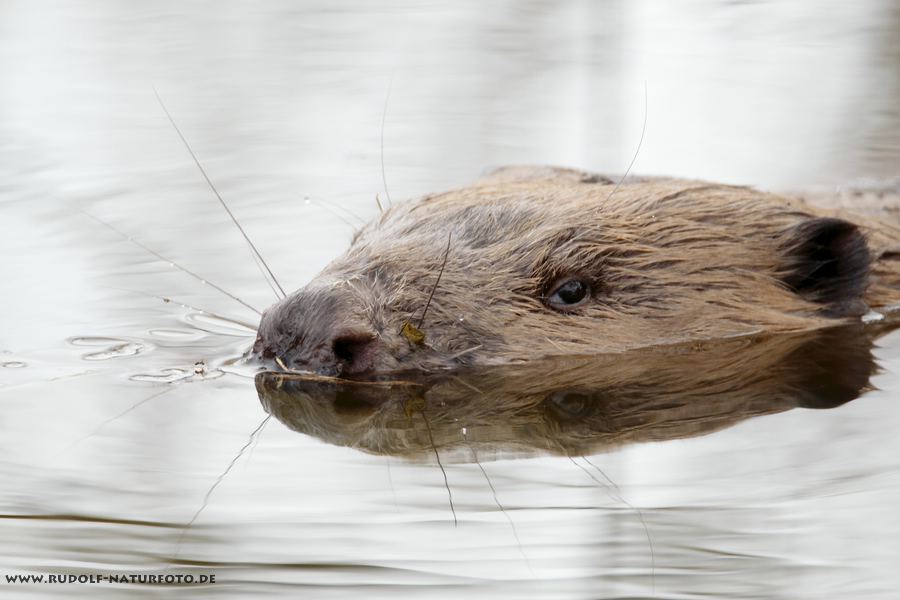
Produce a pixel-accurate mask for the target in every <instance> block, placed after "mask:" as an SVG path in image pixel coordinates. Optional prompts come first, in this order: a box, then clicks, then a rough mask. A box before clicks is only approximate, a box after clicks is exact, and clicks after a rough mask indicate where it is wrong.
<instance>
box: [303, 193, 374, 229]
mask: <svg viewBox="0 0 900 600" xmlns="http://www.w3.org/2000/svg"><path fill="white" fill-rule="evenodd" d="M303 199H304V200H305V201H308V202H315V203H316V206H318V207H319V208H322V209H324V210H327V211H328V212H330V213H331V214H332V215H334V216H335V217H337V218H338V219H340V220H341V221H343V222H344V223H345V224H346V225H347V226H349V227H350V228H351V229H353V233H356V232H357V231H359V227H358V226H357V225H354V224H353V223H351V222H350V221H348V220H347V219H345V218H344V217H343V216H342V215H341V214H340V213H339V212H337V211H336V210H335V209H334V208H333V207H332V206H330V205H328V204H326V203H325V202H324V201H323V200H320V199H319V198H315V197H313V196H303ZM334 206H335V207H337V208H340V209H341V210H343V211H344V212H345V213H346V214H348V215H350V216H351V217H353V218H354V219H356V220H357V221H359V222H360V223H362V224H363V225H365V224H366V222H365V220H364V219H363V218H362V217H360V216H359V215H357V214H356V213H354V212H353V211H351V210H349V209H347V208H345V207H343V206H341V205H339V204H335V205H334Z"/></svg>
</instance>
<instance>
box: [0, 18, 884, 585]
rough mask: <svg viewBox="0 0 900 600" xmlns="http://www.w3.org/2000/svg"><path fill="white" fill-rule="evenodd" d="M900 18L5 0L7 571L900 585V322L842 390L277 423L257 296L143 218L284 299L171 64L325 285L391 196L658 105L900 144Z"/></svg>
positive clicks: (783, 176) (775, 161)
mask: <svg viewBox="0 0 900 600" xmlns="http://www.w3.org/2000/svg"><path fill="white" fill-rule="evenodd" d="M898 40H900V11H898V9H897V5H896V3H894V2H890V1H888V0H864V1H862V2H856V3H853V4H848V3H834V2H828V3H824V4H823V3H821V2H811V1H801V2H793V3H790V4H789V5H786V4H785V3H775V2H764V1H763V2H725V1H712V0H709V1H697V2H691V3H688V4H684V3H679V4H678V6H677V7H676V5H675V4H672V3H663V2H651V1H639V2H624V1H613V2H605V3H594V2H563V3H559V2H549V1H542V0H535V1H529V2H497V3H491V4H490V5H485V4H484V3H477V2H454V3H426V4H422V3H415V2H406V1H398V2H391V3H389V4H382V5H378V6H375V5H371V4H368V3H360V2H352V1H341V2H324V1H321V2H315V1H314V2H305V3H302V4H298V3H292V2H269V3H264V4H262V3H252V2H241V1H227V2H215V3H213V2H198V3H191V4H185V3H178V2H162V3H152V4H147V5H135V4H133V3H110V2H101V1H95V0H85V1H82V2H75V3H72V2H52V1H47V2H24V1H15V0H3V1H0V256H2V257H3V260H2V262H0V278H2V281H3V282H4V285H5V288H4V291H5V293H4V294H3V295H2V299H0V315H2V318H3V327H2V333H0V386H2V387H0V402H2V405H3V411H2V413H3V418H2V420H0V477H2V481H3V485H2V486H0V514H2V517H3V518H2V520H0V530H2V531H0V565H2V566H0V574H13V573H158V572H163V571H165V570H166V569H168V570H170V571H173V572H180V573H196V574H201V573H215V574H216V575H217V583H216V584H214V585H207V586H198V587H190V588H187V587H181V588H178V589H173V588H160V587H156V586H132V587H128V588H126V589H125V590H123V589H122V588H120V587H115V586H110V585H102V584H97V585H74V584H71V585H56V586H46V585H44V586H42V585H22V584H20V585H6V584H5V583H3V580H0V585H2V586H3V590H2V593H3V595H4V597H11V598H12V597H56V596H63V595H65V596H66V597H70V596H84V597H92V598H93V597H120V596H122V595H124V594H125V593H126V592H127V594H128V595H129V597H158V596H160V595H164V594H168V595H172V596H173V597H185V596H190V595H197V596H205V597H228V596H230V597H248V596H261V595H264V594H265V595H267V596H269V597H285V598H293V597H297V596H301V597H310V598H320V597H321V598H332V597H333V598H346V597H364V598H381V597H383V598H398V597H409V598H421V597H435V598H440V597H446V598H456V597H459V596H462V595H467V596H470V597H479V598H480V597H492V598H504V597H505V598H552V599H563V598H598V597H600V598H645V597H658V598H679V599H685V598H701V597H703V598H706V597H716V598H726V597H735V598H791V599H797V598H816V599H819V598H839V597H853V598H873V599H874V598H879V599H880V598H884V599H888V598H894V597H896V590H897V588H898V585H900V576H898V574H897V570H896V568H895V567H896V563H897V560H898V557H900V542H898V541H897V540H898V534H900V516H898V513H897V511H896V506H898V504H900V459H898V457H900V445H898V441H897V436H896V435H895V429H896V427H895V424H896V423H898V422H900V408H898V404H897V402H896V398H897V394H898V391H900V381H898V376H897V374H898V373H900V338H898V337H897V335H896V334H894V335H887V336H885V337H882V338H880V339H878V340H877V342H876V345H875V347H874V348H873V349H872V352H873V353H874V356H875V359H876V360H877V362H878V364H879V365H880V371H878V372H877V373H876V374H874V376H873V377H872V379H871V382H870V384H871V385H870V386H869V387H868V388H866V389H865V390H863V393H862V395H861V397H860V398H858V399H855V400H853V401H850V402H847V403H846V404H843V405H841V406H839V407H837V408H831V409H825V410H811V409H804V408H797V409H791V410H779V411H774V412H767V411H761V412H764V413H766V414H762V415H760V416H756V417H754V418H746V419H739V420H737V422H736V423H735V424H733V426H730V427H726V428H722V429H717V430H715V431H713V432H711V433H709V434H708V435H705V436H699V437H688V438H683V439H668V438H659V437H657V438H655V439H654V440H640V443H633V444H629V445H616V446H615V447H614V448H593V447H592V448H588V450H589V452H588V453H587V454H586V455H585V456H586V457H587V458H585V457H583V456H582V455H580V454H579V455H573V456H563V455H560V453H559V452H549V451H548V450H547V448H544V449H543V452H539V453H535V452H531V450H530V449H529V451H527V452H526V451H525V449H523V448H518V450H517V451H515V452H512V451H510V449H509V448H493V449H490V448H487V447H484V446H477V448H478V450H477V452H478V458H479V460H480V464H479V463H476V462H473V458H474V457H473V456H471V455H470V453H469V452H468V446H466V445H465V443H463V444H462V445H460V450H459V452H456V453H452V452H451V453H448V455H447V456H446V459H447V460H446V461H444V463H443V467H444V472H442V471H441V469H439V468H438V465H437V464H436V461H435V459H434V457H433V456H432V455H430V454H429V453H428V452H424V453H417V454H415V455H414V456H413V455H405V456H403V455H399V454H398V453H381V454H379V453H370V452H363V451H361V450H360V449H359V448H358V446H357V447H352V446H347V445H341V444H340V443H336V442H337V441H338V440H336V439H334V438H331V439H329V440H328V441H324V440H323V438H322V437H321V436H320V437H317V436H316V435H310V432H307V433H303V434H301V433H298V432H296V431H294V430H293V429H291V428H290V427H289V426H288V425H285V424H284V423H282V422H281V421H279V420H278V419H277V418H270V419H269V420H268V421H265V420H266V418H267V416H268V415H269V413H268V412H266V407H265V406H264V404H263V403H261V402H260V400H259V398H258V396H257V392H256V389H255V386H254V381H253V378H252V376H253V373H252V370H251V369H248V368H246V367H245V366H242V365H240V364H239V363H238V362H236V360H237V359H238V358H239V357H240V355H241V354H242V353H243V352H244V351H245V350H246V348H247V347H248V346H249V344H250V343H251V341H252V338H253V330H252V327H253V326H254V324H255V323H256V319H257V316H256V314H255V313H254V312H253V311H251V310H250V309H248V308H246V307H245V306H243V305H242V304H239V303H237V302H235V301H234V300H232V299H230V298H228V297H227V296H224V295H223V294H220V293H218V292H217V291H216V290H214V289H212V288H211V287H210V286H209V285H204V284H202V283H200V282H198V281H196V280H195V279H192V278H191V277H189V276H187V275H186V274H185V273H183V272H181V271H179V270H178V269H176V268H173V267H172V266H171V265H170V264H168V263H167V262H166V261H164V260H160V259H159V258H157V257H155V256H153V255H151V254H148V253H147V252H145V251H144V250H142V249H141V248H140V247H138V246H137V245H136V244H135V243H133V242H134V241H137V242H140V243H142V244H145V245H146V246H148V247H151V248H152V249H153V250H154V251H156V252H158V253H160V254H161V255H163V256H165V257H167V258H168V259H170V260H174V261H176V262H177V263H178V264H180V265H183V266H185V267H187V268H189V269H190V270H191V271H193V272H195V273H197V274H199V275H200V276H201V277H203V278H207V279H208V280H209V281H211V282H213V283H215V284H217V285H219V286H221V287H223V288H225V289H227V290H228V291H229V292H231V293H233V294H235V295H237V296H239V297H240V298H241V299H242V300H244V301H246V302H247V303H248V304H250V305H252V306H254V307H257V308H259V309H262V308H264V307H265V306H266V305H267V304H268V303H270V302H271V301H272V300H273V295H272V292H271V290H270V289H269V288H268V287H267V286H266V284H265V282H264V280H263V278H262V277H261V275H260V273H259V271H258V270H257V267H256V266H255V265H254V262H253V260H252V258H251V256H250V254H249V251H248V249H247V247H246V246H245V245H244V244H243V242H242V240H241V239H240V236H239V234H238V232H237V231H236V230H235V228H234V227H233V225H232V224H231V223H230V222H229V221H228V217H227V215H226V214H225V213H224V212H223V211H222V209H221V207H220V206H219V205H218V203H217V201H216V200H215V198H214V196H212V194H211V193H210V191H209V189H208V188H207V187H206V185H205V183H204V181H203V179H202V177H201V176H200V174H199V173H198V171H197V169H196V167H195V166H194V165H193V164H192V163H191V160H190V157H189V156H188V155H187V153H186V152H185V150H184V148H183V146H182V145H181V142H180V141H179V140H178V138H177V136H176V135H175V133H174V131H173V130H172V128H171V126H170V125H169V123H168V122H167V120H166V118H165V115H164V114H163V113H162V111H161V109H160V107H159V105H158V104H157V101H156V98H155V96H154V93H153V89H154V88H156V89H157V90H158V91H159V93H160V94H161V95H162V97H163V98H164V99H165V101H166V103H167V105H168V107H169V109H170V110H171V112H172V114H173V115H174V117H175V118H176V120H177V121H178V123H179V124H180V126H181V128H182V130H183V132H184V133H185V135H186V136H187V137H188V138H189V139H190V141H191V143H192V145H193V147H194V149H195V151H196V153H197V154H198V156H199V157H200V159H201V161H202V162H203V165H204V166H205V168H206V169H207V170H208V172H209V174H210V176H211V177H212V179H213V180H214V181H215V183H216V185H217V187H218V188H219V190H220V191H221V193H222V195H223V197H224V198H225V199H226V200H227V201H228V202H229V203H230V205H231V207H232V209H233V210H234V212H235V213H236V215H237V216H238V217H239V218H240V220H241V222H242V223H243V225H244V227H245V228H246V229H247V231H248V232H249V234H250V235H251V236H252V237H253V239H254V240H255V242H256V244H257V245H258V246H259V248H260V250H261V252H262V254H263V255H264V256H265V257H266V258H267V260H268V261H269V263H270V265H271V267H272V269H273V271H274V272H275V273H276V274H277V275H278V277H279V279H280V281H281V282H282V284H283V285H284V286H285V287H286V288H291V289H295V288H297V287H299V286H300V285H302V284H303V283H304V282H306V281H307V280H308V279H309V278H311V277H312V276H313V275H314V274H315V273H316V272H317V271H318V270H319V269H320V268H321V267H322V266H324V265H325V264H326V263H327V262H328V260H329V259H330V258H331V257H333V256H335V255H337V254H338V253H339V252H340V251H341V250H342V249H343V248H344V247H346V245H347V243H348V242H349V239H350V236H351V234H352V226H353V224H355V223H356V217H355V216H354V215H356V216H358V217H359V218H360V219H362V220H366V219H368V218H370V217H372V216H373V215H375V214H376V212H377V206H376V202H375V196H376V194H378V195H379V196H380V198H381V199H382V200H383V201H384V200H386V199H387V196H388V195H389V196H390V198H391V199H392V200H394V201H399V200H402V199H406V198H412V197H415V196H417V195H420V194H424V193H428V192H432V191H437V190H441V189H445V188H447V187H450V186H455V185H463V184H465V183H466V182H469V181H471V180H473V179H474V178H476V177H477V176H478V175H480V174H481V173H482V172H484V170H485V169H487V168H490V167H493V166H499V165H504V164H515V163H535V164H560V165H567V166H573V167H580V168H586V169H591V170H596V171H600V172H607V173H620V172H622V171H623V170H624V169H625V168H626V166H627V165H628V163H629V162H630V160H631V158H632V155H633V153H634V151H635V148H636V147H637V144H638V139H639V138H640V134H641V124H642V121H643V118H644V114H645V109H646V115H647V129H646V135H645V137H644V141H643V144H642V145H641V148H640V152H639V153H638V155H637V160H636V163H635V171H636V172H639V173H647V174H668V175H677V176H685V177H696V178H707V179H714V180H719V181H725V182H730V183H740V184H752V185H756V186H759V187H762V188H765V189H793V188H804V187H809V186H816V187H820V188H822V189H830V188H833V187H835V186H845V185H848V184H852V183H854V182H855V183H859V182H863V183H867V182H872V181H882V180H884V179H886V178H892V177H896V176H897V175H898V173H900V170H898V165H900V109H898V106H900V104H898V102H897V97H898V94H900V41H898ZM645 87H646V105H645V95H644V94H645V92H644V90H645ZM386 100H387V104H386ZM385 105H387V110H386V111H385ZM382 118H384V135H383V145H382ZM382 166H383V168H384V174H385V176H386V180H387V191H385V189H384V185H383V181H382ZM89 215H91V216H93V217H97V218H99V219H102V220H103V221H105V222H107V223H110V224H112V225H114V226H115V227H116V228H118V229H119V230H120V231H121V232H123V233H124V234H125V236H132V237H133V240H132V242H129V241H128V240H127V239H124V238H123V237H122V236H121V235H119V234H118V233H116V232H115V231H113V230H111V229H109V228H107V227H105V226H103V225H101V224H99V223H97V222H96V221H95V220H93V219H92V218H91V216H89ZM245 324H246V325H245ZM247 325H249V326H247ZM351 416H352V415H351ZM264 421H265V425H264V427H263V428H262V429H261V430H260V431H259V432H258V434H256V435H254V436H253V437H252V438H251V433H252V432H254V431H255V430H256V429H257V427H259V426H260V425H261V424H262V423H263V422H264ZM417 431H419V430H417ZM482 433H483V432H482ZM494 433H496V431H495V432H494ZM466 435H469V434H468V432H467V433H466ZM472 435H475V434H474V433H473V434H472ZM416 439H420V438H416ZM457 441H458V440H457ZM465 441H466V440H463V442H465ZM329 442H330V443H329ZM245 446H247V448H246V449H245V450H244V452H243V453H242V454H241V455H240V458H239V459H238V460H237V461H236V462H235V463H234V464H233V466H232V467H231V468H230V470H229V471H228V473H227V475H226V476H225V477H221V475H222V474H223V473H224V472H225V471H226V469H228V467H229V465H230V464H231V463H232V461H233V460H234V459H235V457H236V456H238V453H239V451H240V450H241V449H242V448H243V447H245ZM426 450H427V447H426ZM600 450H603V452H600ZM548 452H549V453H548ZM595 452H597V453H596V454H594V453H595ZM601 472H602V473H601ZM445 477H446V479H445ZM607 477H608V478H609V480H611V481H612V482H614V484H611V483H610V482H609V481H608V480H607V479H606V478H607ZM217 481H218V482H219V483H218V484H217V485H215V487H214V488H213V486H214V484H216V482H217ZM447 487H449V490H450V492H451V493H452V502H453V512H451V508H450V502H449V501H450V497H449V496H448V489H447ZM211 489H212V493H211V494H209V497H208V501H207V502H204V499H205V497H206V496H207V494H208V493H209V492H210V490H211ZM204 506H205V507H204ZM201 507H204V508H203V510H202V511H201V512H200V513H199V515H197V516H196V520H195V521H194V523H193V524H192V526H191V527H190V528H189V529H188V530H186V532H185V530H184V528H183V526H184V524H185V523H187V522H188V521H190V520H191V519H192V517H194V515H196V514H197V511H198V510H199V509H200V508H201ZM454 513H455V514H454ZM454 519H455V520H456V525H454ZM179 540H180V542H179Z"/></svg>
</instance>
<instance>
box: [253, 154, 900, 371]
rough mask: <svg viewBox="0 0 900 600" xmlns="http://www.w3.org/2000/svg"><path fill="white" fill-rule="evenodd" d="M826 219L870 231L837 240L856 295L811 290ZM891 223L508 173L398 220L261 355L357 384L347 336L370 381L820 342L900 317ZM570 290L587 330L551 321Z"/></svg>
mask: <svg viewBox="0 0 900 600" xmlns="http://www.w3.org/2000/svg"><path fill="white" fill-rule="evenodd" d="M614 189H615V193H612V192H613V190H614ZM821 217H831V218H838V219H842V220H846V221H848V222H850V223H853V224H855V225H856V227H854V226H853V225H850V224H849V223H848V224H847V229H846V231H844V230H842V229H840V228H839V230H838V233H837V234H836V239H837V240H838V242H836V247H837V251H839V252H843V251H844V249H845V247H846V249H847V252H848V253H855V254H856V256H851V257H849V258H848V259H847V262H848V264H849V265H850V267H848V270H847V273H846V274H844V273H843V271H841V272H840V273H838V275H836V277H841V278H845V279H846V280H839V281H836V282H833V283H830V282H825V284H824V285H825V286H827V289H825V291H820V290H818V288H816V289H813V290H804V289H796V286H801V287H802V285H804V284H803V281H805V280H804V278H803V276H802V273H801V274H800V275H798V274H797V273H794V271H797V272H801V271H802V270H803V268H804V267H803V264H802V263H803V262H804V260H805V256H804V254H803V253H804V252H806V250H804V244H806V243H807V240H805V239H804V236H808V235H809V234H808V232H807V230H814V229H815V228H817V227H818V224H819V223H822V221H816V220H815V219H817V218H821ZM883 217H884V215H877V217H871V218H870V217H867V216H865V215H863V216H851V215H850V214H849V213H848V212H846V211H844V210H842V209H838V208H828V207H816V206H813V205H812V204H810V203H809V202H807V201H804V200H802V199H800V198H789V197H784V196H779V195H774V194H768V193H764V192H760V191H756V190H753V189H750V188H746V187H737V186H728V185H721V184H714V183H707V182H699V181H687V180H679V179H634V180H631V181H628V182H626V183H625V184H624V185H621V186H620V187H618V188H615V183H614V182H613V180H612V179H611V178H606V177H603V176H598V175H591V174H586V173H581V172H578V171H572V170H567V169H552V168H537V169H534V168H514V169H506V170H502V171H500V172H498V173H496V174H494V175H493V176H490V177H488V178H486V179H484V180H482V181H480V182H478V183H476V184H475V185H472V186H470V187H466V188H462V189H458V190H453V191H450V192H446V193H443V194H438V195H433V196H428V197H425V198H423V199H421V200H419V201H415V202H410V203H405V204H397V205H395V206H393V207H391V208H389V209H388V210H386V211H385V212H383V213H382V214H381V215H380V216H379V217H378V218H376V219H375V220H374V221H373V222H371V223H370V224H368V225H367V226H366V227H364V228H363V229H362V230H360V231H359V232H358V233H357V235H356V236H355V237H354V239H353V242H352V244H351V246H350V248H349V250H348V251H347V253H346V254H345V255H344V256H342V257H340V258H338V259H336V260H335V261H334V262H332V263H331V264H330V265H329V266H328V267H327V268H326V269H325V270H324V271H323V272H322V273H321V274H319V275H318V276H317V277H316V278H315V279H314V280H313V281H311V282H310V283H309V284H308V285H307V286H306V287H305V288H303V289H301V290H298V291H297V292H295V293H294V294H292V295H290V296H289V297H288V298H286V299H285V300H283V301H281V302H280V303H278V304H276V305H275V306H273V307H272V308H270V309H269V310H268V311H267V313H266V315H265V316H264V318H263V320H262V323H261V325H260V337H259V340H258V341H257V345H256V347H255V350H256V352H257V353H258V354H259V355H261V356H262V357H263V358H268V359H272V358H274V357H278V358H279V360H280V361H281V362H283V363H284V364H286V365H287V366H288V367H290V368H295V369H305V370H310V371H317V372H321V373H324V374H341V373H344V374H347V372H346V370H344V371H343V372H342V371H341V365H340V360H336V359H335V349H334V339H335V337H336V336H344V337H347V336H349V337H350V338H351V339H360V340H366V349H365V352H366V353H367V354H365V356H364V359H365V360H358V361H357V362H358V363H359V364H360V365H362V367H361V368H360V370H363V371H367V372H386V371H395V370H405V369H440V368H445V367H454V366H461V365H473V364H474V365H488V364H506V363H510V362H518V361H528V360H533V359H537V358H539V357H544V356H551V355H588V354H595V353H598V352H602V353H606V352H612V353H618V352H624V351H627V350H631V349H635V348H641V347H650V346H660V345H667V344H673V343H680V342H685V341H690V340H709V339H721V338H728V337H732V336H741V335H747V334H752V333H759V332H767V333H784V332H796V331H809V330H816V329H820V328H822V327H825V326H829V325H833V324H835V322H836V321H840V320H858V319H859V317H860V316H861V315H862V314H863V313H865V312H866V311H867V310H869V309H875V310H888V309H890V308H891V307H893V306H894V305H896V304H898V303H900V262H898V260H897V259H898V257H900V230H898V229H897V228H896V226H895V224H893V223H890V222H888V221H887V220H885V219H884V218H883ZM894 223H896V222H894ZM448 234H451V235H452V240H453V241H452V245H451V248H450V251H449V254H448V257H447V264H446V267H445V268H444V272H443V276H442V278H441V280H440V285H439V286H438V288H437V290H436V292H435V294H434V298H433V300H432V302H431V306H430V308H429V311H428V316H427V318H426V320H425V322H424V323H423V325H422V331H423V332H424V333H425V335H426V340H425V344H424V345H416V344H413V343H410V341H409V340H407V339H405V338H404V337H403V336H402V335H401V334H400V333H398V332H400V330H401V328H402V325H403V323H404V322H405V321H407V320H408V319H410V318H411V317H415V316H417V315H418V314H420V313H421V310H422V307H423V304H424V302H425V300H426V299H427V298H428V295H429V292H430V290H431V288H432V286H433V285H434V283H435V278H436V274H437V272H438V270H439V269H440V267H441V263H442V260H443V258H444V256H443V255H444V249H445V246H446V240H447V237H448ZM833 237H834V236H833ZM565 275H580V276H583V277H585V278H586V279H587V280H589V281H590V283H591V287H592V297H591V300H590V301H589V302H588V303H587V304H586V305H585V306H582V307H580V308H577V309H575V310H573V311H572V312H558V311H556V310H553V309H551V308H549V307H548V306H547V303H546V295H547V293H548V292H549V288H550V286H552V284H553V283H554V281H557V280H558V279H559V278H560V277H562V276H565ZM797 282H799V283H797ZM823 299H824V300H823ZM369 342H371V343H369ZM349 374H353V372H352V370H351V372H350V373H349Z"/></svg>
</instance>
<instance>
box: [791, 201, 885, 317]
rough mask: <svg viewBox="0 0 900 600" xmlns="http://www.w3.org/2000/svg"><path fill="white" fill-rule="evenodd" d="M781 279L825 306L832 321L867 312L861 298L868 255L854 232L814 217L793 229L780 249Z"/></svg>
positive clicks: (841, 223)
mask: <svg viewBox="0 0 900 600" xmlns="http://www.w3.org/2000/svg"><path fill="white" fill-rule="evenodd" d="M782 261H783V262H782V265H781V269H780V271H781V273H782V277H781V280H782V281H783V282H784V283H785V284H787V286H788V287H790V288H791V289H792V290H794V291H795V292H796V293H797V294H799V295H800V296H802V297H803V298H805V299H806V300H809V301H810V302H816V303H818V304H822V305H824V312H825V314H826V315H827V316H831V317H846V316H858V315H861V314H863V313H864V312H865V311H866V306H865V302H864V301H863V295H864V294H865V291H866V286H867V285H868V279H869V267H870V266H871V264H872V256H871V253H870V252H869V246H868V244H867V243H866V238H865V236H864V235H863V233H862V232H861V231H860V230H859V227H857V226H856V225H854V224H853V223H850V222H849V221H844V220H842V219H835V218H828V217H819V218H813V219H809V220H807V221H804V222H803V223H800V224H799V225H797V226H795V227H793V228H792V229H791V230H790V231H789V232H788V235H787V239H786V241H785V243H784V244H783V246H782Z"/></svg>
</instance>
